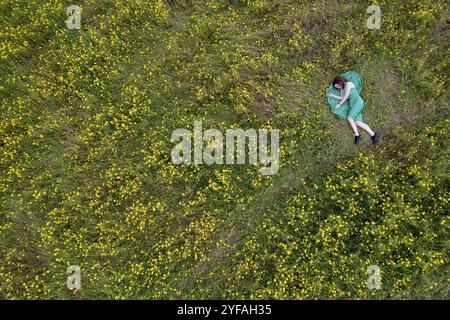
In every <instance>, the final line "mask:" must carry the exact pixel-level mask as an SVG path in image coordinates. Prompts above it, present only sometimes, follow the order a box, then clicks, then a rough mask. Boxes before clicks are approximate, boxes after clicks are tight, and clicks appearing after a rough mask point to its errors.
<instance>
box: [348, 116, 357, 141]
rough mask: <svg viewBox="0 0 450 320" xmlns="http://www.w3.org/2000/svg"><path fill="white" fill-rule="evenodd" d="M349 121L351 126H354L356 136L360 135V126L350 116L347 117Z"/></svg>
mask: <svg viewBox="0 0 450 320" xmlns="http://www.w3.org/2000/svg"><path fill="white" fill-rule="evenodd" d="M347 121H348V122H349V123H350V126H351V127H352V129H353V132H354V133H355V136H359V132H358V127H357V126H356V123H355V120H353V119H352V118H350V117H347Z"/></svg>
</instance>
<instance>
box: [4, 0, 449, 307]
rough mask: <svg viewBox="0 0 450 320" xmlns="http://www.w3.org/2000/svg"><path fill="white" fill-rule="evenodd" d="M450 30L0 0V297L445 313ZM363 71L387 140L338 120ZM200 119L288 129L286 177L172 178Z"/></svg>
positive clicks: (430, 19) (254, 11)
mask: <svg viewBox="0 0 450 320" xmlns="http://www.w3.org/2000/svg"><path fill="white" fill-rule="evenodd" d="M71 4H76V5H78V6H80V8H81V9H82V11H81V29H79V30H77V29H73V30H71V29H68V27H67V25H66V20H67V18H68V16H67V13H66V10H67V7H68V6H69V5H71ZM372 4H373V5H378V6H380V8H381V28H380V29H368V28H367V25H366V20H367V18H368V16H369V15H368V14H367V13H366V9H367V7H368V6H369V5H372ZM449 21H450V20H449V15H448V3H447V2H446V1H444V0H421V1H419V0H384V1H381V0H380V1H373V2H368V1H360V0H357V1H351V2H350V1H338V0H329V1H324V0H317V1H293V0H286V1H281V0H255V1H250V0H229V1H225V0H203V1H200V0H199V1H181V0H166V1H163V0H153V1H144V0H84V1H83V0H77V1H76V3H73V2H72V1H61V0H59V1H57V0H45V1H44V0H34V1H20V0H0V99H1V100H0V101H1V103H0V108H1V109H0V299H448V298H449V288H450V287H449V281H450V280H449V279H450V278H449V264H448V262H449V261H448V258H449V250H448V249H449V230H448V229H449V226H450V220H449V216H448V212H449V196H450V194H449V176H448V172H449V169H448V168H449V167H448V165H449V150H450V145H449V139H448V134H449V130H448V128H449V124H450V117H449V110H450V109H449V106H448V102H449V94H448V90H447V88H448V85H449V83H448V75H449V74H450V70H449V59H448V54H449V30H450V28H449ZM350 69H353V70H356V71H357V72H358V73H359V74H361V75H362V76H363V77H364V88H363V91H362V96H363V98H364V99H365V101H366V109H365V111H364V118H365V120H366V121H367V123H368V124H370V126H371V127H372V128H373V129H374V130H377V131H378V132H380V134H381V138H380V141H379V142H378V143H377V144H376V145H371V144H370V138H369V135H367V134H366V133H364V132H362V130H361V134H362V135H363V140H362V143H361V145H359V146H355V145H354V144H353V135H352V131H351V129H350V126H349V125H348V123H347V122H346V121H342V120H339V119H337V118H336V117H335V116H334V115H333V114H332V113H331V110H330V107H329V106H328V105H327V103H326V98H325V96H324V94H325V91H326V88H327V87H328V85H329V84H330V82H331V81H332V79H333V77H334V76H335V75H337V74H339V73H341V72H344V71H346V70H350ZM194 121H201V122H202V123H203V127H204V129H208V128H217V129H219V130H221V131H222V132H225V131H226V130H227V129H229V128H236V127H239V128H243V129H248V128H255V129H259V128H265V129H268V130H270V129H279V130H280V159H279V163H280V168H279V171H278V172H277V174H275V175H268V176H263V175H261V174H260V170H259V169H260V165H259V164H256V165H250V164H247V165H226V164H224V165H205V164H202V165H194V164H192V165H175V164H174V163H173V162H172V160H171V157H170V154H171V150H172V148H173V146H174V143H173V142H172V141H171V134H172V132H173V130H175V129H177V128H187V129H192V127H193V123H194ZM70 265H77V266H79V267H80V270H81V289H80V290H69V289H68V288H67V286H66V280H67V277H68V275H69V274H68V273H67V272H66V271H67V268H68V266H70ZM370 265H377V266H379V268H380V271H381V283H382V285H381V289H379V290H369V289H368V287H367V278H368V275H367V274H366V270H367V267H368V266H370Z"/></svg>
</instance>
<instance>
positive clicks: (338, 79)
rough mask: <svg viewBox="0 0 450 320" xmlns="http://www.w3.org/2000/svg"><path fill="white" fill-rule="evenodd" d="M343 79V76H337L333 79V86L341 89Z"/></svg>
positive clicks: (343, 83) (343, 84)
mask: <svg viewBox="0 0 450 320" xmlns="http://www.w3.org/2000/svg"><path fill="white" fill-rule="evenodd" d="M345 81H346V80H345V79H344V78H343V77H341V76H337V77H336V78H334V80H333V87H335V88H336V89H342V88H344V87H345Z"/></svg>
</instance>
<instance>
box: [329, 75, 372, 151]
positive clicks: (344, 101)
mask: <svg viewBox="0 0 450 320" xmlns="http://www.w3.org/2000/svg"><path fill="white" fill-rule="evenodd" d="M361 89H362V78H361V76H360V75H359V74H357V73H356V72H355V71H347V72H345V73H343V74H341V75H340V76H337V77H336V78H334V80H333V84H332V85H331V86H330V87H329V88H328V90H327V94H326V96H327V97H328V103H329V104H330V105H331V107H332V108H333V113H334V114H335V115H337V116H338V117H339V118H341V119H345V118H347V121H348V122H349V123H350V126H351V127H352V129H353V132H354V134H355V144H359V143H360V142H361V139H362V137H361V136H360V135H359V132H358V127H360V128H362V129H363V130H365V131H366V132H367V133H369V134H370V137H371V139H372V144H375V143H377V141H378V138H379V135H378V133H377V132H373V131H372V130H371V129H370V127H369V126H368V125H367V124H365V123H364V122H363V115H362V111H363V109H364V105H365V104H364V100H363V99H362V98H361V96H360V93H361ZM338 93H339V95H338Z"/></svg>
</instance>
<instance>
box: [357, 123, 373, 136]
mask: <svg viewBox="0 0 450 320" xmlns="http://www.w3.org/2000/svg"><path fill="white" fill-rule="evenodd" d="M355 122H356V125H357V126H358V127H360V128H362V129H363V130H364V131H366V132H367V133H368V134H370V136H371V137H372V136H373V135H374V134H375V132H373V131H372V129H370V127H369V126H368V125H367V124H365V123H364V122H362V121H355Z"/></svg>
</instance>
